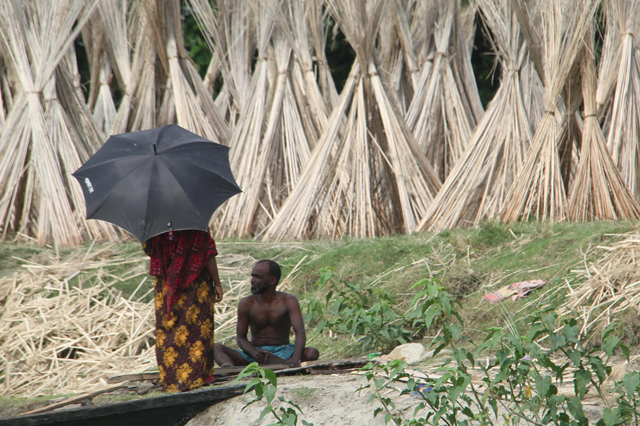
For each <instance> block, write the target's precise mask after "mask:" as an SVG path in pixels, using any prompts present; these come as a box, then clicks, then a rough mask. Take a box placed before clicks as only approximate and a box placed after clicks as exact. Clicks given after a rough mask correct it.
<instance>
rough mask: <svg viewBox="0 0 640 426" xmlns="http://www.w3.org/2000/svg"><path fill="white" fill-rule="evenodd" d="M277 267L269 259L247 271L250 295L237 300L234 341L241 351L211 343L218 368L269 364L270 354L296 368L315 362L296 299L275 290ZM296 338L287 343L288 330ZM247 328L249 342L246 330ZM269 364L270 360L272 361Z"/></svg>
mask: <svg viewBox="0 0 640 426" xmlns="http://www.w3.org/2000/svg"><path fill="white" fill-rule="evenodd" d="M280 275H281V272H280V266H279V265H278V264H277V263H276V262H274V261H272V260H260V261H258V262H256V264H255V265H254V266H253V270H252V271H251V296H247V297H244V298H242V299H240V303H239V304H238V324H237V326H236V338H237V342H238V346H239V347H240V349H241V350H235V349H231V348H228V347H226V346H224V345H222V344H220V343H216V344H215V349H214V357H215V360H216V362H217V363H218V364H219V365H221V366H239V365H248V364H249V363H251V362H256V361H257V362H258V363H259V364H265V363H270V364H273V363H274V362H269V361H270V360H269V357H270V356H272V355H270V354H273V355H275V356H277V357H279V358H282V359H284V360H286V362H287V363H288V364H289V366H291V367H299V366H300V362H301V361H313V360H316V359H318V356H319V352H318V350H317V349H316V348H307V347H305V344H306V340H307V337H306V334H305V331H304V321H303V319H302V312H301V311H300V304H299V303H298V299H297V298H296V297H295V296H293V295H291V294H287V293H283V292H281V291H276V286H277V285H278V282H279V281H280ZM292 328H293V332H294V333H295V335H296V340H295V344H293V345H292V344H290V343H289V334H290V333H291V329H292ZM249 329H251V342H249V340H248V339H247V331H248V330H249ZM271 361H273V358H272V360H271Z"/></svg>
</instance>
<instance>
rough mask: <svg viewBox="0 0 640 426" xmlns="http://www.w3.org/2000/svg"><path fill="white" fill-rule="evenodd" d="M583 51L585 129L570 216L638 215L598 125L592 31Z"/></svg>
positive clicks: (584, 217) (631, 217) (585, 218)
mask: <svg viewBox="0 0 640 426" xmlns="http://www.w3.org/2000/svg"><path fill="white" fill-rule="evenodd" d="M585 42H586V45H587V49H586V50H585V53H584V54H583V73H584V77H583V86H584V87H583V98H584V114H585V117H584V132H583V136H582V148H581V150H580V164H579V165H578V169H577V170H576V176H575V179H574V181H573V183H572V189H571V194H570V197H569V216H570V218H571V220H576V221H584V220H614V219H626V220H628V219H637V218H638V217H640V207H639V206H638V204H637V203H636V201H635V200H634V198H633V195H632V194H631V193H630V192H629V189H628V188H627V186H626V185H625V183H624V181H623V180H622V178H621V176H620V173H619V172H618V169H617V168H616V166H615V164H614V163H613V160H612V159H611V156H610V155H609V151H607V147H606V141H605V139H604V135H603V133H602V129H601V128H600V123H599V121H598V116H597V106H596V67H595V63H594V58H593V57H592V55H591V52H592V51H593V45H594V43H593V33H591V36H590V37H587V38H586V40H585Z"/></svg>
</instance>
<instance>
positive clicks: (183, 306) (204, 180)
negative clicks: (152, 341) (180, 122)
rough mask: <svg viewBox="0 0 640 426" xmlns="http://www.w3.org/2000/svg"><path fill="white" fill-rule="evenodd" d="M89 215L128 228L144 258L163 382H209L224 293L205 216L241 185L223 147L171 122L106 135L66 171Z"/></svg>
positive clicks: (187, 385) (176, 386) (181, 385)
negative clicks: (217, 309) (216, 309)
mask: <svg viewBox="0 0 640 426" xmlns="http://www.w3.org/2000/svg"><path fill="white" fill-rule="evenodd" d="M73 176H74V177H75V178H76V179H78V182H79V184H80V186H81V187H82V192H83V194H84V197H85V201H86V204H87V219H101V220H105V221H107V222H111V223H113V224H115V225H118V226H120V227H121V228H123V229H125V230H127V231H129V232H130V233H131V234H133V235H134V236H135V237H136V238H138V240H139V241H141V242H142V243H143V247H144V250H145V252H146V253H147V254H148V255H149V256H150V257H151V266H150V273H151V275H152V276H154V277H155V301H156V331H157V334H156V357H157V359H158V367H159V369H160V376H161V378H162V384H163V386H164V388H165V389H166V390H168V391H170V392H177V391H186V390H189V389H193V388H195V387H198V386H201V385H203V384H205V383H208V382H212V381H213V327H214V322H213V304H214V303H215V302H219V301H220V300H222V287H221V285H220V278H219V277H218V268H217V266H216V260H215V256H216V255H217V251H216V245H215V243H214V241H213V239H212V238H211V236H210V235H209V232H208V224H209V219H210V218H211V215H212V214H213V212H214V211H215V209H216V208H218V207H219V206H220V205H221V204H222V203H224V202H225V201H226V200H227V199H229V198H230V197H232V196H233V195H235V194H238V193H239V192H241V190H240V188H239V187H238V185H237V183H236V182H235V179H234V177H233V174H232V173H231V168H230V166H229V148H228V147H226V146H223V145H219V144H217V143H214V142H212V141H210V140H207V139H204V138H202V137H201V136H198V135H196V134H195V133H192V132H189V131H188V130H185V129H183V128H181V127H180V126H177V125H175V124H173V125H169V126H165V127H161V128H157V129H149V130H142V131H139V132H132V133H124V134H122V135H112V136H110V137H109V139H108V140H107V141H106V142H105V144H104V145H103V146H102V147H101V148H100V149H99V150H98V151H97V152H96V153H95V154H94V155H93V156H92V157H91V158H90V159H89V160H87V162H86V163H85V164H83V165H82V167H80V168H79V169H78V170H76V171H75V172H74V173H73Z"/></svg>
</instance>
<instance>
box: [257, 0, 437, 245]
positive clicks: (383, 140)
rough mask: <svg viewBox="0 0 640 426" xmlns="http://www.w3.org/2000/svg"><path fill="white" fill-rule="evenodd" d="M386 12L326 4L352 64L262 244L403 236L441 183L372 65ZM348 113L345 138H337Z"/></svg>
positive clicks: (371, 5) (343, 0)
mask: <svg viewBox="0 0 640 426" xmlns="http://www.w3.org/2000/svg"><path fill="white" fill-rule="evenodd" d="M387 5H388V2H387V1H385V0H379V1H375V2H366V3H365V2H363V1H360V0H357V1H351V0H335V1H330V2H329V3H328V6H329V7H330V10H331V13H332V15H333V17H334V19H335V20H336V22H338V24H339V25H340V28H341V29H342V31H343V32H344V34H345V36H346V37H347V40H348V41H349V43H350V44H351V46H352V47H353V49H354V50H355V52H356V55H357V60H356V62H355V63H354V66H353V68H352V72H351V74H350V76H349V79H348V80H347V83H346V84H345V88H344V89H343V92H342V94H341V101H340V103H339V104H338V107H336V108H335V109H334V111H333V113H332V115H331V117H330V119H329V124H328V126H327V128H326V129H325V133H323V135H322V136H321V138H320V140H319V142H318V145H317V146H316V148H315V149H314V151H313V154H312V157H311V158H310V160H309V162H308V166H307V167H306V168H305V170H304V171H303V173H302V175H301V177H300V178H299V181H298V182H299V183H298V184H297V185H296V186H295V187H294V188H293V190H292V192H291V194H290V195H289V197H288V198H287V200H286V202H285V203H284V204H283V206H282V208H281V209H280V211H279V212H278V215H277V216H276V217H275V218H274V221H273V222H272V223H271V226H270V227H269V228H268V229H267V231H266V232H265V234H264V237H263V238H264V239H283V238H301V237H311V236H313V237H330V238H335V237H339V236H341V235H343V234H349V235H352V236H357V237H370V236H374V235H380V234H385V233H389V232H398V231H401V232H410V231H411V230H413V229H414V228H415V225H416V223H417V221H418V219H419V217H420V216H421V215H422V214H423V213H424V211H425V209H426V207H427V205H428V203H429V202H430V201H431V199H432V198H433V196H434V194H435V193H436V192H437V189H438V188H439V186H440V183H439V181H438V179H437V177H436V176H435V173H434V172H433V170H432V169H431V167H430V166H429V165H428V163H426V161H424V158H422V156H421V155H420V153H419V150H418V148H417V146H416V142H415V141H414V140H413V137H412V135H411V133H410V132H409V130H408V128H407V127H406V124H405V123H404V121H403V120H402V117H401V116H400V115H399V114H398V112H397V107H396V106H395V105H394V104H393V103H392V102H391V101H390V99H389V97H388V96H387V94H386V89H385V87H384V85H383V83H382V81H381V79H380V76H379V75H378V72H377V69H376V65H375V63H374V61H373V50H374V46H375V45H376V40H377V34H378V28H379V26H380V22H381V19H382V17H383V16H384V11H385V10H386V9H387ZM365 70H366V73H365ZM347 108H348V109H349V115H348V119H347V123H346V126H345V127H344V128H343V129H342V130H343V131H344V135H343V136H342V137H341V138H338V137H337V136H338V129H339V127H340V124H341V122H342V116H343V114H344V113H345V112H346V110H347Z"/></svg>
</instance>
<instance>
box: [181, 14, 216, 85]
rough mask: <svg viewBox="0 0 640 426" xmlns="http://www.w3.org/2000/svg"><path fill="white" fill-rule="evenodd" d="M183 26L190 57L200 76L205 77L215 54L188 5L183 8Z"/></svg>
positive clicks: (185, 44)
mask: <svg viewBox="0 0 640 426" xmlns="http://www.w3.org/2000/svg"><path fill="white" fill-rule="evenodd" d="M182 28H183V32H184V46H185V48H186V49H187V51H188V52H189V57H190V58H191V59H192V60H193V63H194V64H195V66H196V69H197V70H198V73H199V74H200V77H204V76H205V74H206V72H207V68H209V62H211V57H212V56H213V55H212V54H211V51H210V50H209V46H207V43H206V42H205V41H204V37H203V35H202V33H201V32H200V28H199V27H198V23H197V22H196V19H195V17H194V16H193V13H192V12H191V10H190V9H188V8H186V7H185V8H183V9H182Z"/></svg>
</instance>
